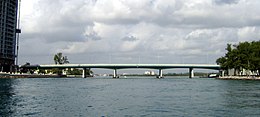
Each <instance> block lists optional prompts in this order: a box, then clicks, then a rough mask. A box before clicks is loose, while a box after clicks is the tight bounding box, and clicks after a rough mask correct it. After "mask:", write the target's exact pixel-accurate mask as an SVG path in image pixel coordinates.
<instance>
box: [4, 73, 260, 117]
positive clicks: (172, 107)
mask: <svg viewBox="0 0 260 117" xmlns="http://www.w3.org/2000/svg"><path fill="white" fill-rule="evenodd" d="M0 96H1V97H0V116H49V117H50V116H51V117H54V116H55V117H72V116H82V117H117V116H118V117H122V116H125V117H140V116H142V117H146V116H147V117H150V116H221V117H223V116H226V117H230V116H250V117H251V116H260V111H259V110H260V82H259V81H242V80H241V81H234V80H216V79H199V78H195V79H189V78H185V77H184V78H174V77H172V78H164V79H156V78H153V77H145V78H136V77H127V78H121V79H112V78H87V79H82V78H74V79H72V78H70V79H69V78H41V79H40V78H39V79H38V78H34V79H0Z"/></svg>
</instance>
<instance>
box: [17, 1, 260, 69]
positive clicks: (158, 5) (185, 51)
mask: <svg viewBox="0 0 260 117" xmlns="http://www.w3.org/2000/svg"><path fill="white" fill-rule="evenodd" d="M21 6H22V7H21V29H22V34H21V36H20V51H19V63H20V64H24V63H25V62H30V63H32V64H53V63H54V62H53V56H54V54H55V53H57V52H62V53H63V54H64V55H66V56H68V59H69V61H70V63H210V64H214V63H215V60H216V59H217V58H218V57H220V56H223V55H224V54H225V47H226V44H227V43H232V44H235V43H239V42H240V41H253V40H255V41H257V40H260V27H259V26H260V7H259V6H260V1H259V0H22V3H21Z"/></svg>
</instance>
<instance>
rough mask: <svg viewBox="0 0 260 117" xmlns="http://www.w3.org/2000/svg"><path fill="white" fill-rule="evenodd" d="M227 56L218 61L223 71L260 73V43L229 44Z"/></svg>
mask: <svg viewBox="0 0 260 117" xmlns="http://www.w3.org/2000/svg"><path fill="white" fill-rule="evenodd" d="M226 51H227V52H226V54H225V56H222V57H220V58H218V59H217V60H216V63H217V64H219V65H220V66H221V68H222V69H223V70H228V69H234V70H235V75H237V74H236V73H237V72H240V71H242V70H243V69H245V70H250V71H251V72H256V71H258V75H259V72H260V41H252V42H247V41H246V42H240V43H239V44H233V45H232V44H227V47H226Z"/></svg>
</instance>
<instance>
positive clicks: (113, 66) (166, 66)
mask: <svg viewBox="0 0 260 117" xmlns="http://www.w3.org/2000/svg"><path fill="white" fill-rule="evenodd" d="M21 67H24V68H45V69H48V68H105V69H127V68H150V69H171V68H201V69H215V70H219V69H220V66H219V65H215V64H63V65H31V66H21Z"/></svg>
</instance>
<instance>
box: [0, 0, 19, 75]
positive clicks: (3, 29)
mask: <svg viewBox="0 0 260 117" xmlns="http://www.w3.org/2000/svg"><path fill="white" fill-rule="evenodd" d="M17 16H18V0H1V1H0V72H12V71H14V67H15V57H16V33H19V32H20V30H18V29H17Z"/></svg>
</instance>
